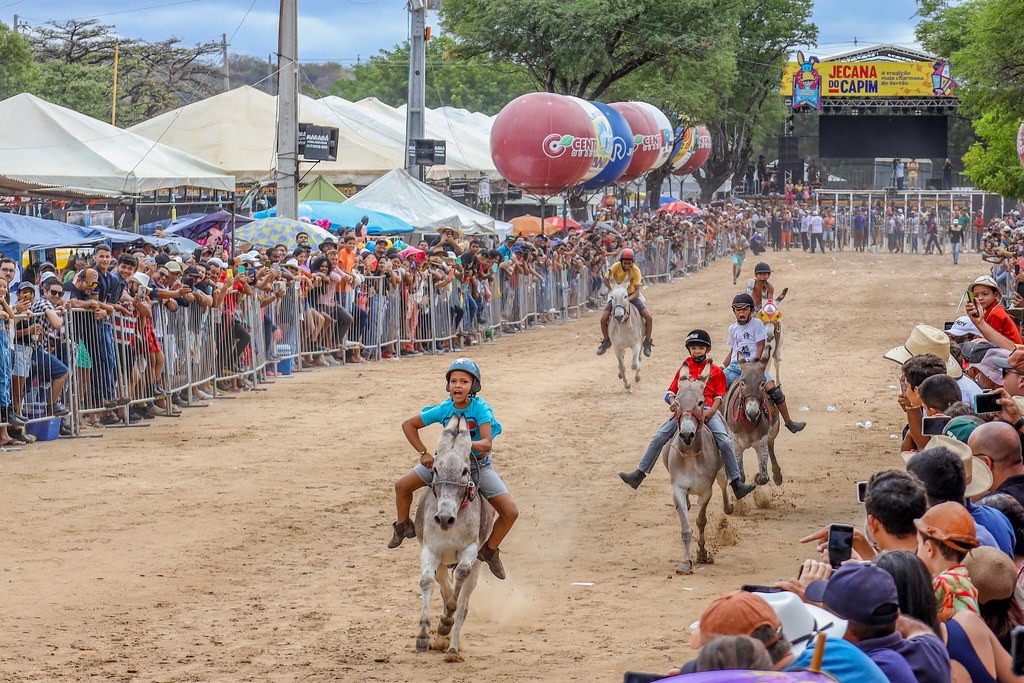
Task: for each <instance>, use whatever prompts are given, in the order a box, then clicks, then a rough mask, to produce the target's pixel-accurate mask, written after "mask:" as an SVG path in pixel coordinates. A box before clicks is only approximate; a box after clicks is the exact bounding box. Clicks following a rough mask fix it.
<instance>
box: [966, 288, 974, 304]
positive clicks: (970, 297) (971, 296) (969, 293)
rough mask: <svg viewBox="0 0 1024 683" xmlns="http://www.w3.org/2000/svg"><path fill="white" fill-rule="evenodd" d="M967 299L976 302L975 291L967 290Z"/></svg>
mask: <svg viewBox="0 0 1024 683" xmlns="http://www.w3.org/2000/svg"><path fill="white" fill-rule="evenodd" d="M967 300H968V301H970V302H971V303H972V304H973V303H974V292H972V291H971V290H969V289H968V290H967Z"/></svg>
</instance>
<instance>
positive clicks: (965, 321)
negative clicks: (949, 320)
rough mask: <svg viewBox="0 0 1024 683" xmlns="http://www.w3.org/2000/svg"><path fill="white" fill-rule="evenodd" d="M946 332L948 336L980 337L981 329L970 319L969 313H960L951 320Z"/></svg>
mask: <svg viewBox="0 0 1024 683" xmlns="http://www.w3.org/2000/svg"><path fill="white" fill-rule="evenodd" d="M946 334H948V335H949V336H950V337H968V336H971V337H980V336H981V331H980V330H979V329H978V327H977V326H976V325H975V324H974V322H972V321H971V317H970V316H969V315H962V316H960V317H959V318H957V319H956V320H954V321H953V324H952V325H951V326H950V328H949V329H948V330H946Z"/></svg>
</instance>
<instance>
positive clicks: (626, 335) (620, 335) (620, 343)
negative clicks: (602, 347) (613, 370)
mask: <svg viewBox="0 0 1024 683" xmlns="http://www.w3.org/2000/svg"><path fill="white" fill-rule="evenodd" d="M608 300H609V301H611V302H612V317H611V320H609V321H608V339H609V341H611V343H612V348H613V349H615V357H616V358H618V359H619V379H621V380H622V383H623V384H624V385H625V386H626V391H629V392H632V391H633V382H639V381H640V349H641V343H642V342H643V340H644V318H643V316H642V315H640V311H638V310H636V307H635V306H633V304H631V303H629V294H628V293H627V291H626V285H625V284H622V285H616V286H615V287H614V288H613V289H612V291H611V292H609V294H608ZM626 349H630V350H632V352H633V363H632V365H631V366H630V367H631V368H632V369H633V379H632V380H630V379H629V373H627V372H626V362H625V359H624V357H623V356H624V354H625V352H626Z"/></svg>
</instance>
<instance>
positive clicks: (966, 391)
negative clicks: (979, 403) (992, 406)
mask: <svg viewBox="0 0 1024 683" xmlns="http://www.w3.org/2000/svg"><path fill="white" fill-rule="evenodd" d="M956 383H957V385H958V386H959V387H960V395H961V397H962V398H963V401H964V403H966V404H967V405H969V406H973V405H974V404H973V403H972V401H973V400H974V397H975V396H977V395H978V394H980V393H982V392H983V391H984V389H982V388H981V387H980V386H978V383H977V382H975V381H974V380H973V379H971V378H970V377H968V376H967V375H960V379H958V380H957V381H956Z"/></svg>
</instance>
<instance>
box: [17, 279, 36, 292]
mask: <svg viewBox="0 0 1024 683" xmlns="http://www.w3.org/2000/svg"><path fill="white" fill-rule="evenodd" d="M26 289H31V290H32V291H33V292H36V293H38V291H39V290H37V289H36V286H35V285H34V284H32V283H31V282H28V281H25V282H21V283H19V284H18V291H19V292H21V291H23V290H26Z"/></svg>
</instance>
